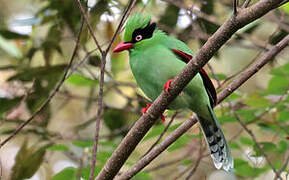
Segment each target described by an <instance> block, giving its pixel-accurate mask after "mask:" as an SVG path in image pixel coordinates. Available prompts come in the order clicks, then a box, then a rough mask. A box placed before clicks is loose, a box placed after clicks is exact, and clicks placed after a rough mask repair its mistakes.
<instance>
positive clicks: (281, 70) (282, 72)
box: [270, 63, 289, 76]
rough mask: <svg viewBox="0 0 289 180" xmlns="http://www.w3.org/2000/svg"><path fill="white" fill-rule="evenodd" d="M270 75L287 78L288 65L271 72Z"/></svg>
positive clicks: (288, 74) (288, 72) (288, 73)
mask: <svg viewBox="0 0 289 180" xmlns="http://www.w3.org/2000/svg"><path fill="white" fill-rule="evenodd" d="M270 74H272V75H275V76H289V63H287V64H284V65H283V66H280V67H278V68H276V69H274V70H272V71H271V72H270Z"/></svg>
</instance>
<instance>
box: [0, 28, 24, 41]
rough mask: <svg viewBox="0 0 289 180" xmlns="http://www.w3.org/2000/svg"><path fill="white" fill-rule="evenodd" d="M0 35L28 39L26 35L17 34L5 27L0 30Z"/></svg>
mask: <svg viewBox="0 0 289 180" xmlns="http://www.w3.org/2000/svg"><path fill="white" fill-rule="evenodd" d="M0 35H1V36H2V37H3V38H5V39H28V38H29V36H28V35H23V34H19V33H16V32H12V31H9V30H6V29H1V30H0Z"/></svg>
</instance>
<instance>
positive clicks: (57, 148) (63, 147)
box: [47, 144, 68, 151]
mask: <svg viewBox="0 0 289 180" xmlns="http://www.w3.org/2000/svg"><path fill="white" fill-rule="evenodd" d="M47 150H51V151H67V150H68V147H67V146H66V145H64V144H54V145H52V146H49V147H48V148H47Z"/></svg>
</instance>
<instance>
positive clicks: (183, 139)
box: [168, 134, 192, 152]
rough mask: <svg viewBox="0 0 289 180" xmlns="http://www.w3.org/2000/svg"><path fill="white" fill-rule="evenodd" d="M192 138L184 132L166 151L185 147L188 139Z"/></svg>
mask: <svg viewBox="0 0 289 180" xmlns="http://www.w3.org/2000/svg"><path fill="white" fill-rule="evenodd" d="M191 140H192V137H191V136H189V135H188V134H184V135H183V136H181V137H180V138H179V139H178V140H177V141H175V142H174V143H173V144H172V145H171V146H170V147H169V148H168V151H169V152H172V151H175V150H177V149H180V148H183V147H185V145H187V144H188V143H189V142H190V141H191Z"/></svg>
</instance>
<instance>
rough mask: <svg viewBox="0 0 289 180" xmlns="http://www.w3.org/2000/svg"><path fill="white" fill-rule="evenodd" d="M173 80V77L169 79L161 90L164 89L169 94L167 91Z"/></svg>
mask: <svg viewBox="0 0 289 180" xmlns="http://www.w3.org/2000/svg"><path fill="white" fill-rule="evenodd" d="M174 80H175V79H169V80H168V81H167V82H166V84H165V85H164V87H163V90H164V91H166V92H167V93H168V94H170V92H169V89H170V85H171V83H172V81H174Z"/></svg>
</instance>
